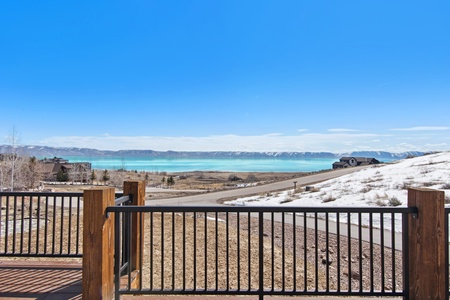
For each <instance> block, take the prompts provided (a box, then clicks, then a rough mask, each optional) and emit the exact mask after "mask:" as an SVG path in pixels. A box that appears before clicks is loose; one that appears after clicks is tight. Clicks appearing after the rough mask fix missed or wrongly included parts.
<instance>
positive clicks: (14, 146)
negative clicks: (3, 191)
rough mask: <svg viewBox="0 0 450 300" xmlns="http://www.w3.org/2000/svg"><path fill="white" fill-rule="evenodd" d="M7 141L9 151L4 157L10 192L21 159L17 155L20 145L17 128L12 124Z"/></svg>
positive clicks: (12, 188)
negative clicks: (7, 168) (7, 167)
mask: <svg viewBox="0 0 450 300" xmlns="http://www.w3.org/2000/svg"><path fill="white" fill-rule="evenodd" d="M7 141H8V143H9V146H10V153H8V154H7V155H5V157H6V160H7V162H6V165H9V170H8V171H9V175H10V190H11V192H12V191H13V190H14V180H15V178H16V171H17V170H18V169H20V162H21V161H23V159H21V157H20V156H19V153H18V152H19V151H18V148H19V145H20V136H19V133H18V131H17V129H16V128H15V127H14V126H13V128H12V129H11V131H10V133H9V135H8V137H7Z"/></svg>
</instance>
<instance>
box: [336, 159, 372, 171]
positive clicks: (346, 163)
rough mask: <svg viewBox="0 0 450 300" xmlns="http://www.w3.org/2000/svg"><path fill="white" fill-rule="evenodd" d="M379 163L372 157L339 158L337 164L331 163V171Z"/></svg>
mask: <svg viewBox="0 0 450 300" xmlns="http://www.w3.org/2000/svg"><path fill="white" fill-rule="evenodd" d="M379 163H380V161H379V160H377V159H375V158H373V157H341V159H340V160H339V162H335V163H333V169H342V168H348V167H356V166H366V165H374V164H379Z"/></svg>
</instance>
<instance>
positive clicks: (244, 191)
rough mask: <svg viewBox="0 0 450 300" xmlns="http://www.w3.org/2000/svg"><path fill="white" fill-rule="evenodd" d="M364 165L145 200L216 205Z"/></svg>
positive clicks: (356, 169) (168, 203) (333, 176)
mask: <svg viewBox="0 0 450 300" xmlns="http://www.w3.org/2000/svg"><path fill="white" fill-rule="evenodd" d="M363 168H366V167H355V168H347V169H340V170H335V171H330V172H324V173H319V174H314V175H310V176H304V177H299V178H293V179H289V180H285V181H280V182H275V183H269V184H264V185H258V186H253V187H246V188H236V189H232V190H227V191H220V192H212V193H205V194H199V195H192V196H184V197H176V198H167V199H158V200H147V201H145V204H146V205H195V206H197V205H198V206H210V205H218V203H217V201H219V200H220V199H226V198H234V197H235V198H239V197H245V196H248V195H255V194H256V195H257V194H261V193H267V192H272V191H278V190H287V189H289V188H294V181H297V187H299V186H305V185H312V184H314V183H317V182H321V181H325V180H328V179H332V178H336V177H340V176H342V175H346V174H350V173H353V172H356V171H359V170H361V169H363Z"/></svg>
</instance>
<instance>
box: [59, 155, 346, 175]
mask: <svg viewBox="0 0 450 300" xmlns="http://www.w3.org/2000/svg"><path fill="white" fill-rule="evenodd" d="M64 158H65V159H68V160H69V162H90V163H91V164H92V168H94V169H107V170H117V169H121V168H124V169H126V170H129V171H130V170H137V171H147V172H163V171H165V172H189V171H232V172H312V171H319V170H327V169H331V168H332V164H333V163H334V162H335V161H338V159H334V158H311V159H231V158H223V159H194V158H192V159H189V158H182V159H163V158H149V157H145V158H139V157H128V158H127V157H87V156H65V157H64Z"/></svg>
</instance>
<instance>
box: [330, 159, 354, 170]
mask: <svg viewBox="0 0 450 300" xmlns="http://www.w3.org/2000/svg"><path fill="white" fill-rule="evenodd" d="M348 167H350V165H349V164H348V163H346V162H344V161H337V162H335V163H333V170H334V169H344V168H348Z"/></svg>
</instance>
